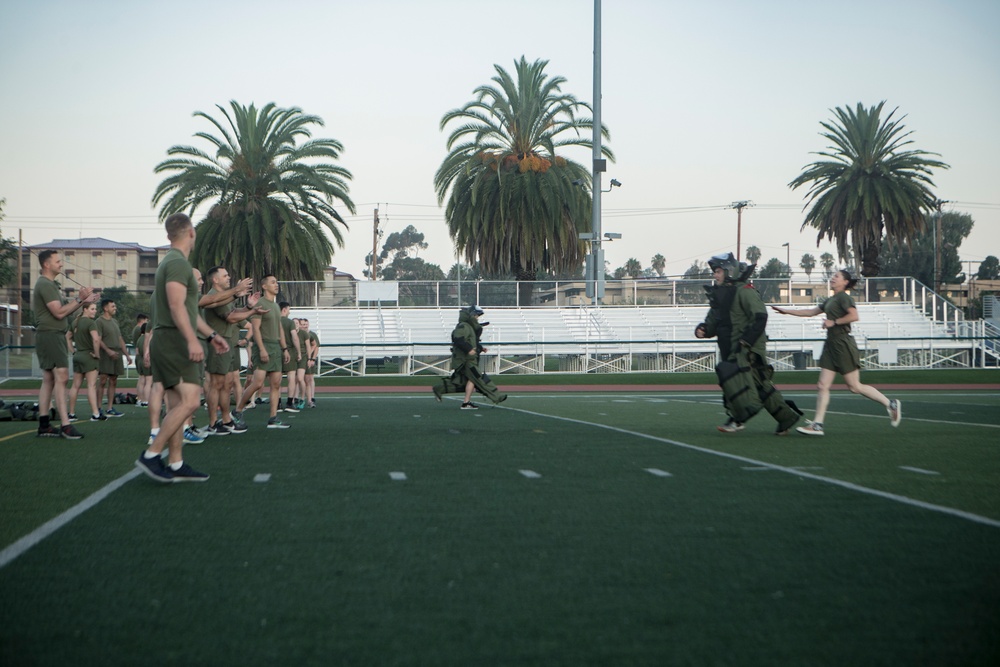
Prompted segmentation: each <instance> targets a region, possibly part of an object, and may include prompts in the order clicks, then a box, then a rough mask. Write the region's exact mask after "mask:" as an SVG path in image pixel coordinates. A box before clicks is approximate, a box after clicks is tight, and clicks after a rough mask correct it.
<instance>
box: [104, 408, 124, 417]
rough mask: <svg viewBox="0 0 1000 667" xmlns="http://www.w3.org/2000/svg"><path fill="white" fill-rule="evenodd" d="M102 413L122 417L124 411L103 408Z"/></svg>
mask: <svg viewBox="0 0 1000 667" xmlns="http://www.w3.org/2000/svg"><path fill="white" fill-rule="evenodd" d="M104 414H106V415H107V416H109V417H124V416H125V413H124V412H118V411H117V410H115V409H114V408H111V409H110V410H105V411H104Z"/></svg>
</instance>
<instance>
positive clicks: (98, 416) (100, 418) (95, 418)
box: [90, 410, 108, 422]
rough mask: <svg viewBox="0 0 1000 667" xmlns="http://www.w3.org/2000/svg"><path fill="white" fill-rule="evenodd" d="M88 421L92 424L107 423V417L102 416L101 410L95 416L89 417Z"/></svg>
mask: <svg viewBox="0 0 1000 667" xmlns="http://www.w3.org/2000/svg"><path fill="white" fill-rule="evenodd" d="M90 421H92V422H106V421H108V416H107V415H106V414H104V410H101V411H100V412H99V413H97V414H96V415H90Z"/></svg>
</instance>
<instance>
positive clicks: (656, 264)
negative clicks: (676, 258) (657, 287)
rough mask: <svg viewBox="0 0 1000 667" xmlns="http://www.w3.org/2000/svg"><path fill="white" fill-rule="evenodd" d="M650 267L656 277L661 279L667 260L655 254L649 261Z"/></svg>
mask: <svg viewBox="0 0 1000 667" xmlns="http://www.w3.org/2000/svg"><path fill="white" fill-rule="evenodd" d="M650 266H651V267H653V270H654V271H656V275H658V276H660V277H661V278H662V277H663V272H664V271H665V270H666V268H667V258H666V257H664V256H663V255H661V254H660V253H656V254H655V255H653V259H652V260H650Z"/></svg>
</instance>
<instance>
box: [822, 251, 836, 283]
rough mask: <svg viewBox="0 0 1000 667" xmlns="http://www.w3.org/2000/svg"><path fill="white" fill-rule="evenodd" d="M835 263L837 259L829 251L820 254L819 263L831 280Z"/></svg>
mask: <svg viewBox="0 0 1000 667" xmlns="http://www.w3.org/2000/svg"><path fill="white" fill-rule="evenodd" d="M834 263H835V260H834V259H833V255H831V254H830V253H828V252H824V253H823V254H822V255H820V256H819V264H820V266H822V267H823V275H824V276H826V279H827V280H829V279H830V277H831V276H832V275H833V265H834Z"/></svg>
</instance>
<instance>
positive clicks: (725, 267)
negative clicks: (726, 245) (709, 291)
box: [708, 252, 740, 280]
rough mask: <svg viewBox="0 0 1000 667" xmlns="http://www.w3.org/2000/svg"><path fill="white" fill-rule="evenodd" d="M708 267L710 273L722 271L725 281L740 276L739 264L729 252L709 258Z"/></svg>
mask: <svg viewBox="0 0 1000 667" xmlns="http://www.w3.org/2000/svg"><path fill="white" fill-rule="evenodd" d="M708 266H709V268H710V269H712V271H715V270H716V269H722V271H723V272H724V273H725V275H726V280H735V279H736V278H737V277H739V275H740V263H739V262H737V261H736V258H735V257H733V253H731V252H727V253H726V254H724V255H715V256H714V257H711V258H710V259H709V260H708Z"/></svg>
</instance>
